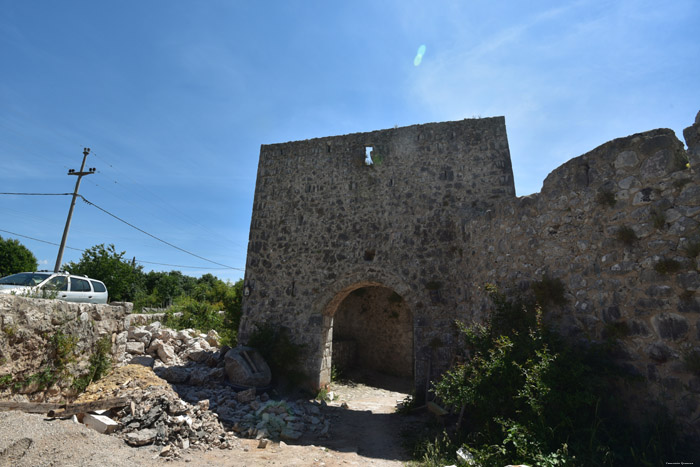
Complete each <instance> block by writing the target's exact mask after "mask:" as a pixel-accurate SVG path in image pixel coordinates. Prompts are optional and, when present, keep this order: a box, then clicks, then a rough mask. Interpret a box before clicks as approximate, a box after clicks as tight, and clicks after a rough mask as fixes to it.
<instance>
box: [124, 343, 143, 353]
mask: <svg viewBox="0 0 700 467" xmlns="http://www.w3.org/2000/svg"><path fill="white" fill-rule="evenodd" d="M145 350H146V348H145V346H144V345H143V342H134V341H129V342H127V343H126V351H127V352H128V353H130V354H142V353H144V352H145Z"/></svg>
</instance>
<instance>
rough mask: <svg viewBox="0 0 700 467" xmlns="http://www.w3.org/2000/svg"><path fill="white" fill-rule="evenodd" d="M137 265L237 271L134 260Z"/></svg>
mask: <svg viewBox="0 0 700 467" xmlns="http://www.w3.org/2000/svg"><path fill="white" fill-rule="evenodd" d="M136 262H137V263H144V264H157V265H158V266H172V267H174V268H185V269H207V270H210V271H212V270H217V269H237V268H207V267H204V266H183V265H181V264H168V263H154V262H153V261H142V260H140V259H137V260H136ZM238 269H239V270H240V271H243V269H240V268H238Z"/></svg>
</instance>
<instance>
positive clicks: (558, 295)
mask: <svg viewBox="0 0 700 467" xmlns="http://www.w3.org/2000/svg"><path fill="white" fill-rule="evenodd" d="M531 287H532V291H533V292H534V294H535V300H537V303H538V304H539V305H540V306H541V307H546V306H548V305H557V306H562V305H566V302H567V300H566V287H565V286H564V282H562V280H561V279H559V278H553V277H549V276H548V275H546V274H545V275H544V277H542V279H541V280H539V281H535V282H533V283H532V285H531Z"/></svg>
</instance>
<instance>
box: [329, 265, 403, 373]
mask: <svg viewBox="0 0 700 467" xmlns="http://www.w3.org/2000/svg"><path fill="white" fill-rule="evenodd" d="M348 280H349V278H348ZM384 282H385V281H381V282H380V281H378V280H370V281H367V280H365V281H359V282H355V283H352V284H350V285H347V286H345V287H343V288H342V289H341V290H340V291H339V292H337V293H336V294H335V295H334V296H332V298H331V299H330V300H329V301H328V302H327V303H326V306H325V307H324V309H323V331H322V349H323V350H322V354H323V355H322V362H321V368H320V374H319V383H320V385H321V386H323V385H325V384H327V383H329V382H330V380H331V368H332V367H333V366H336V368H338V369H342V370H347V369H367V370H373V371H375V372H380V373H382V374H387V375H392V376H398V377H401V378H405V379H410V380H411V381H413V380H414V377H415V360H414V355H415V353H414V332H413V329H414V315H413V312H412V310H411V307H410V305H409V303H410V302H409V301H408V300H407V299H406V297H405V295H402V294H400V293H399V291H401V292H403V293H404V294H410V292H409V291H408V289H404V288H403V287H402V286H403V284H401V283H396V284H397V285H398V287H397V289H398V290H395V289H394V288H393V287H390V286H388V285H385V283H384ZM346 283H347V282H346ZM411 385H412V384H411Z"/></svg>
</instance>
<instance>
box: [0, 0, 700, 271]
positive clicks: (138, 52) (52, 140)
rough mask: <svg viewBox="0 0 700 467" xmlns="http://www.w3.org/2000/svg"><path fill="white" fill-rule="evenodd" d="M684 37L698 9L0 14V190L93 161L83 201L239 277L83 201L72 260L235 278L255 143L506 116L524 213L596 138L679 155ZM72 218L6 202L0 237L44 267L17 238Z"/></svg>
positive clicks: (699, 38)
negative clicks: (660, 141)
mask: <svg viewBox="0 0 700 467" xmlns="http://www.w3.org/2000/svg"><path fill="white" fill-rule="evenodd" d="M698 20H700V2H698V1H696V0H687V1H684V0H669V1H667V2H662V3H659V2H658V1H626V0H621V1H599V0H582V1H572V2H561V1H532V2H516V1H494V0H491V1H481V0H474V1H460V2H457V1H453V2H443V1H430V2H418V1H411V0H396V1H381V0H375V1H367V2H359V1H358V2H328V1H324V2H320V1H303V2H302V1H269V2H243V1H233V0H230V1H216V0H207V1H184V0H167V1H165V0H152V1H119V2H95V1H62V2H56V1H38V0H27V1H18V0H0V62H1V63H2V72H1V73H0V192H40V193H66V192H72V190H73V187H74V184H75V177H71V176H68V175H66V173H67V171H68V169H71V168H72V169H79V168H80V162H81V160H82V151H83V147H90V148H91V150H92V153H91V155H90V156H88V162H87V166H88V167H96V168H97V172H96V173H95V174H94V175H90V176H86V177H84V178H83V181H82V185H81V188H80V193H81V194H82V195H83V196H85V198H87V199H88V200H90V201H91V202H92V203H95V204H96V205H98V206H100V207H101V208H103V209H105V210H107V211H109V212H111V213H113V214H115V215H117V216H119V217H121V218H122V219H124V220H126V221H128V222H130V223H132V224H133V225H135V226H137V227H139V228H141V229H143V230H145V231H147V232H149V233H151V234H153V235H155V236H157V237H159V238H161V239H163V240H165V241H167V242H169V243H171V244H174V245H177V246H178V247H180V248H182V249H184V250H187V251H189V252H191V253H194V254H196V255H197V256H200V257H203V258H206V259H209V260H211V261H213V262H215V263H219V264H220V265H225V266H227V267H231V268H235V269H219V268H221V267H222V266H220V265H217V264H213V263H210V262H207V261H204V260H202V259H200V258H197V257H195V256H191V255H188V254H186V253H184V252H182V251H180V250H176V249H174V248H171V247H169V246H167V245H165V244H163V243H160V242H158V241H157V240H154V239H153V238H151V237H148V236H146V235H144V234H143V233H141V232H139V231H137V230H134V229H132V228H130V227H128V226H127V225H125V224H123V223H120V222H119V221H117V220H115V219H114V218H112V217H110V216H108V215H106V214H104V213H103V212H102V211H99V210H98V209H96V208H94V207H92V206H89V205H87V204H85V203H83V202H81V201H78V204H77V206H76V210H75V214H74V217H73V223H72V226H71V230H70V235H69V237H68V242H67V244H68V246H70V247H73V248H77V249H78V250H79V249H84V248H89V247H91V246H93V245H96V244H100V243H105V244H110V243H112V244H114V245H115V247H116V248H117V250H118V251H125V252H126V257H128V258H130V259H131V258H133V257H135V258H136V260H137V261H139V262H142V261H143V263H140V264H142V265H143V266H144V269H145V270H151V269H155V270H166V271H167V270H171V269H178V270H181V271H182V272H183V273H184V274H188V275H193V276H199V275H201V274H204V273H207V272H210V273H213V274H215V275H217V276H219V277H221V278H224V279H230V280H236V279H238V278H240V277H242V275H243V272H242V269H243V268H244V267H245V256H246V247H247V242H248V228H249V225H250V216H251V210H252V204H253V193H254V188H255V177H256V171H257V162H258V155H259V150H260V145H261V144H270V143H278V142H285V141H293V140H301V139H307V138H313V137H321V136H331V135H340V134H346V133H354V132H363V131H370V130H375V129H383V128H391V127H394V126H395V125H398V126H405V125H412V124H416V123H428V122H435V121H446V120H458V119H462V118H471V117H491V116H498V115H503V116H505V118H506V126H507V130H508V138H509V144H510V150H511V157H512V160H513V171H514V175H515V184H516V190H517V193H518V195H519V196H521V195H527V194H530V193H533V192H537V191H539V190H540V187H541V186H542V181H543V180H544V178H545V177H546V176H547V174H548V173H549V172H551V171H552V170H553V169H555V168H556V167H558V166H559V165H561V164H562V163H563V162H565V161H567V160H568V159H570V158H572V157H576V156H578V155H581V154H583V153H585V152H587V151H589V150H591V149H593V148H594V147H596V146H598V145H600V144H602V143H604V142H606V141H608V140H610V139H613V138H617V137H621V136H627V135H629V134H633V133H637V132H641V131H646V130H650V129H654V128H660V127H663V128H671V129H673V130H674V131H676V133H677V135H678V136H679V137H680V138H681V139H682V130H683V128H685V127H687V126H689V125H690V124H691V123H692V122H693V120H694V118H695V114H696V113H697V111H698V110H700V84H699V83H700V60H698V57H700V29H698V27H697V24H698ZM421 46H424V50H425V53H424V54H423V57H422V60H421V61H420V64H418V65H416V64H415V61H414V59H415V57H416V54H417V51H418V50H419V48H420V47H421ZM69 203H70V198H69V197H65V196H56V197H45V196H37V197H27V196H7V195H0V230H2V231H0V236H3V237H4V238H16V239H18V240H20V241H21V242H22V243H23V244H24V245H26V246H27V247H28V248H29V249H30V250H32V251H33V252H34V254H35V255H36V257H37V259H38V260H39V261H40V263H41V265H40V268H46V269H51V268H52V267H53V265H54V263H55V261H56V254H57V250H58V248H57V247H56V246H54V245H50V244H46V243H42V242H39V241H37V240H31V239H28V238H26V237H19V236H17V235H15V234H19V235H24V236H27V237H33V238H36V239H39V240H44V241H47V242H53V243H59V242H60V239H61V234H62V231H63V226H64V223H65V219H66V215H67V212H68V207H69ZM7 231H9V232H13V233H14V234H9V233H7ZM80 254H81V253H80V251H77V250H70V249H69V250H66V253H65V255H64V262H67V261H76V260H78V259H79V257H80ZM153 263H164V264H172V265H179V266H185V267H172V266H165V265H158V264H153Z"/></svg>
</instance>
